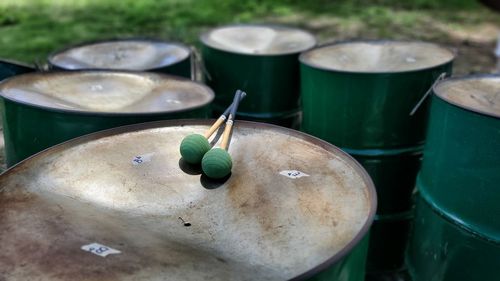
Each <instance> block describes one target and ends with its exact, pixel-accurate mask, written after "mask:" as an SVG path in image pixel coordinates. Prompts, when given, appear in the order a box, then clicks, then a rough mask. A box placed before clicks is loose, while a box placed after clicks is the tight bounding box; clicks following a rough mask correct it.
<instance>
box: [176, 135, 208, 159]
mask: <svg viewBox="0 0 500 281" xmlns="http://www.w3.org/2000/svg"><path fill="white" fill-rule="evenodd" d="M180 150H181V155H182V158H183V159H184V161H186V162H188V163H189V164H200V162H201V159H202V158H203V155H205V153H207V151H209V150H210V144H209V143H208V140H207V138H205V137H204V136H202V135H199V134H192V135H189V136H187V137H185V138H184V139H183V140H182V142H181V149H180Z"/></svg>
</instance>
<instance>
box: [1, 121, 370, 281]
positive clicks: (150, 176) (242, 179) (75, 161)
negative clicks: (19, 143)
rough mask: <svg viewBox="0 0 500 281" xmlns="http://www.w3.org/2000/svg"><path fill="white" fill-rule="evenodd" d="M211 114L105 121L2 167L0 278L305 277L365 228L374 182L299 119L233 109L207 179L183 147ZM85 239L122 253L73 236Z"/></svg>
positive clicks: (338, 253) (328, 262)
mask: <svg viewBox="0 0 500 281" xmlns="http://www.w3.org/2000/svg"><path fill="white" fill-rule="evenodd" d="M212 122H213V120H169V121H160V122H152V123H143V124H138V125H137V124H136V125H131V126H125V127H120V128H115V129H111V130H107V131H102V132H98V133H94V134H91V135H87V136H84V137H80V138H78V139H74V140H72V141H69V142H66V143H64V144H62V145H58V146H55V147H53V148H51V149H49V150H46V151H44V152H41V153H39V154H37V155H36V156H34V157H31V158H29V159H28V160H25V161H23V162H21V163H20V164H18V165H16V166H14V167H13V168H11V169H9V170H8V171H6V172H5V173H4V174H2V175H1V176H0V186H1V188H0V221H1V222H2V228H1V229H0V240H1V241H2V242H3V245H2V258H1V259H0V268H2V269H3V270H4V271H3V272H4V273H5V274H7V276H6V277H7V280H10V279H16V280H17V279H19V280H21V279H30V278H29V277H32V276H35V274H36V277H37V280H54V279H57V278H56V277H57V276H61V278H62V279H65V280H67V279H72V280H80V279H86V280H87V279H89V278H90V279H94V278H93V276H94V275H95V276H96V277H97V276H98V277H99V278H100V279H117V280H137V279H141V280H153V279H156V278H159V276H169V280H188V279H189V280H208V279H210V280H235V279H238V280H264V279H265V280H288V279H291V278H294V277H295V278H297V277H298V278H299V279H307V278H308V277H310V276H312V275H313V274H315V273H317V272H319V271H321V270H324V269H326V268H328V267H329V266H331V265H332V264H333V263H335V262H337V261H338V260H339V259H341V258H342V257H343V256H345V255H346V254H347V253H348V252H350V251H351V250H352V248H353V247H354V246H355V245H356V244H357V243H358V242H359V241H360V240H361V239H362V238H363V237H364V235H365V234H366V233H367V231H368V228H369V226H370V224H371V222H372V220H373V216H374V212H375V208H376V194H375V190H374V187H373V183H372V182H371V180H370V178H369V176H368V175H367V173H366V172H365V171H364V170H363V168H361V166H360V165H359V164H358V163H357V162H355V160H353V159H352V158H351V157H350V156H349V155H347V154H346V153H344V152H342V151H341V150H340V149H338V148H336V147H334V146H333V145H331V144H328V143H326V142H324V141H321V140H319V139H316V138H313V137H311V136H308V135H306V134H304V133H300V132H297V131H294V130H290V129H285V128H282V127H277V126H272V125H265V124H260V123H252V122H243V121H238V122H236V123H235V127H234V132H233V137H232V141H231V145H230V147H229V153H230V154H231V157H232V159H233V169H232V175H231V176H230V177H229V179H227V180H226V181H217V182H214V181H210V180H208V179H206V178H204V176H201V175H200V172H199V170H198V169H199V168H197V167H189V166H186V165H185V164H183V162H182V160H180V154H179V144H180V142H181V140H182V139H183V138H184V137H185V136H186V135H188V134H191V133H203V132H204V131H205V130H207V129H208V128H209V125H210V124H211V123H212ZM294 170H295V171H294ZM297 171H298V172H297ZM2 230H8V231H2ZM92 243H99V244H102V245H105V246H107V247H111V248H113V249H115V250H118V251H120V252H121V254H115V255H110V256H107V257H105V258H103V257H99V256H97V255H93V254H91V253H88V252H85V251H83V250H81V249H80V248H81V247H82V246H84V245H89V244H92ZM25 249H30V250H29V251H27V250H25ZM88 274H91V275H90V277H89V275H88ZM4 277H5V276H4ZM107 277H108V278H107ZM111 277H113V278H111Z"/></svg>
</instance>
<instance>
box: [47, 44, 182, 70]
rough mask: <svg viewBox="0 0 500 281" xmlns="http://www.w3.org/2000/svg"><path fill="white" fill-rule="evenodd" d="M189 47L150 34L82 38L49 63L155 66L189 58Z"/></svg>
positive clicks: (93, 66)
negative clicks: (110, 37)
mask: <svg viewBox="0 0 500 281" xmlns="http://www.w3.org/2000/svg"><path fill="white" fill-rule="evenodd" d="M190 54H191V50H190V48H189V47H187V46H185V45H183V44H181V43H178V42H169V41H162V40H159V39H150V38H126V39H109V40H100V41H92V42H85V43H81V44H77V45H73V46H70V47H67V48H64V49H62V50H59V51H56V52H54V53H52V54H51V55H50V56H49V58H48V60H49V63H50V64H52V65H54V66H57V67H60V68H63V69H70V70H77V69H108V70H113V69H116V70H136V71H144V70H154V69H159V68H162V67H166V66H169V65H172V64H175V63H177V62H180V61H182V60H184V59H186V58H188V57H189V56H190Z"/></svg>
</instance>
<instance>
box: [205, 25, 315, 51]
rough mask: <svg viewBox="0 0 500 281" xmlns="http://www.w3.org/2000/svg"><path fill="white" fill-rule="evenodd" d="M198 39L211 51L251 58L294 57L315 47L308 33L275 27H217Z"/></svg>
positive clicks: (312, 38)
mask: <svg viewBox="0 0 500 281" xmlns="http://www.w3.org/2000/svg"><path fill="white" fill-rule="evenodd" d="M200 39H201V41H202V43H203V44H205V45H207V46H209V47H211V48H215V49H218V50H222V51H225V52H231V53H237V54H243V55H255V56H272V55H287V54H295V53H296V54H298V53H300V52H303V51H305V50H308V49H310V48H312V47H313V46H314V45H316V39H315V37H314V36H313V35H312V34H311V33H309V32H307V31H305V30H302V29H298V28H292V27H287V26H279V25H259V24H238V25H227V26H221V27H217V28H214V29H211V30H209V31H208V32H206V33H204V34H202V35H201V36H200Z"/></svg>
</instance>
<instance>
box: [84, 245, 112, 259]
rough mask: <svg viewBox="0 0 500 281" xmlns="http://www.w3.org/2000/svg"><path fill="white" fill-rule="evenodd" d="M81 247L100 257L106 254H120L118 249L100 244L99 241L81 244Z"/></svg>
mask: <svg viewBox="0 0 500 281" xmlns="http://www.w3.org/2000/svg"><path fill="white" fill-rule="evenodd" d="M81 249H82V250H84V251H87V252H91V253H92V254H94V255H98V256H101V257H106V256H107V255H112V254H121V252H120V251H118V250H115V249H113V248H110V247H108V246H104V245H101V244H99V243H92V244H88V245H83V246H82V248H81Z"/></svg>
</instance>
